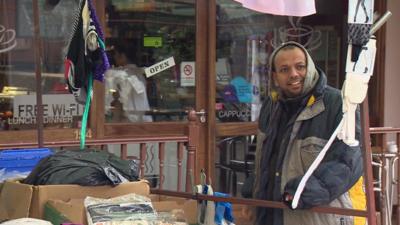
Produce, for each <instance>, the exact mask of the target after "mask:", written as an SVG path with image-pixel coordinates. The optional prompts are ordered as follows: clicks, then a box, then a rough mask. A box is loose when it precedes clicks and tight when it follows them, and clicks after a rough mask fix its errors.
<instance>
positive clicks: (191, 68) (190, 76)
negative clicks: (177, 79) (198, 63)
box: [181, 62, 196, 87]
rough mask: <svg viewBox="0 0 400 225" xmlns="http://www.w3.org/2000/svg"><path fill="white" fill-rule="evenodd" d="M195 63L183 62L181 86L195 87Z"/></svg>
mask: <svg viewBox="0 0 400 225" xmlns="http://www.w3.org/2000/svg"><path fill="white" fill-rule="evenodd" d="M195 78H196V76H195V64H194V62H182V63H181V86H182V87H193V86H195V83H196V82H195Z"/></svg>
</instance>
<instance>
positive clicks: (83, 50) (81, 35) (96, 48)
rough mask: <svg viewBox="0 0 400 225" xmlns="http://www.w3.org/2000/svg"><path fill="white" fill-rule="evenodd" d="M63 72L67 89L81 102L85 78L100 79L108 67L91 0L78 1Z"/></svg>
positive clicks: (102, 38) (101, 35) (84, 91)
mask: <svg viewBox="0 0 400 225" xmlns="http://www.w3.org/2000/svg"><path fill="white" fill-rule="evenodd" d="M73 26H74V29H73V34H72V36H71V39H70V42H69V45H68V50H67V55H66V57H65V60H64V66H65V68H64V70H65V72H64V75H65V78H66V80H67V84H68V90H69V92H70V93H72V94H74V96H75V98H76V101H77V102H78V103H81V104H84V103H85V102H86V96H87V93H88V91H89V90H88V83H89V78H90V77H93V78H94V79H96V80H99V81H103V78H104V72H105V71H106V70H107V69H108V68H109V67H110V65H109V62H108V58H107V56H106V53H105V51H104V48H105V47H104V37H103V33H102V31H101V28H100V26H99V21H98V19H97V16H96V12H95V11H94V7H93V5H92V2H91V0H84V1H81V3H80V5H79V9H78V11H77V13H76V17H75V21H74V24H73Z"/></svg>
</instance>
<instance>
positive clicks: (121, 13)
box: [105, 0, 196, 123]
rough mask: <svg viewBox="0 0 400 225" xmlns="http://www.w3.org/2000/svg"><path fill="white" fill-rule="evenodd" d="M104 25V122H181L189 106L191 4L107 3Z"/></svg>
mask: <svg viewBox="0 0 400 225" xmlns="http://www.w3.org/2000/svg"><path fill="white" fill-rule="evenodd" d="M106 22H107V27H106V29H105V33H106V45H107V50H108V55H109V58H110V60H111V64H112V69H110V70H109V71H107V73H106V75H105V118H106V122H114V123H120V122H152V121H180V120H184V119H186V118H185V117H186V114H187V113H186V110H187V109H188V108H191V107H194V104H195V73H194V71H195V30H196V29H195V1H194V0H193V1H161V0H145V1H118V0H111V1H108V5H107V6H106ZM157 63H160V64H157ZM157 65H158V66H157ZM146 68H147V69H146Z"/></svg>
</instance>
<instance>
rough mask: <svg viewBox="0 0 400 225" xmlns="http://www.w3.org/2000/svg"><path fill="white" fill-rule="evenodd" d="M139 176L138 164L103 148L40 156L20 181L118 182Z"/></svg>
mask: <svg viewBox="0 0 400 225" xmlns="http://www.w3.org/2000/svg"><path fill="white" fill-rule="evenodd" d="M138 179H139V166H138V164H137V163H136V162H135V161H133V160H122V159H120V158H118V157H117V156H115V155H113V154H110V153H108V152H106V151H96V150H83V151H82V150H80V151H60V152H57V153H56V154H54V155H51V156H49V157H46V158H43V159H42V160H41V161H40V162H39V163H38V164H37V165H36V167H35V168H34V169H33V170H32V172H31V173H30V174H29V176H28V177H27V178H26V179H25V180H24V181H23V183H26V184H32V185H48V184H79V185H84V186H98V185H117V184H119V183H122V182H126V181H137V180H138Z"/></svg>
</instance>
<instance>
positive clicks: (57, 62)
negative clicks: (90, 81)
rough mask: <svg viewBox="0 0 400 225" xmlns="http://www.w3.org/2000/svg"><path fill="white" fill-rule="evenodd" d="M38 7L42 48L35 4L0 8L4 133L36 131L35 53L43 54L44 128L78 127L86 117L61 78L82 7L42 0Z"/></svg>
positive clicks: (22, 0) (8, 1) (24, 1)
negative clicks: (37, 40)
mask: <svg viewBox="0 0 400 225" xmlns="http://www.w3.org/2000/svg"><path fill="white" fill-rule="evenodd" d="M38 6H39V26H40V40H41V46H38V45H37V44H36V43H35V41H34V35H33V28H34V17H33V2H32V1H31V0H18V1H14V0H4V1H2V2H1V4H0V130H26V129H36V128H37V125H36V116H37V113H36V75H35V59H34V52H35V49H38V50H39V51H40V54H41V65H40V66H41V67H40V70H41V77H42V78H41V89H42V99H43V114H44V118H43V122H44V127H45V128H69V127H77V121H79V120H80V117H81V115H82V112H83V106H82V105H79V104H77V103H76V102H75V99H74V97H73V96H72V95H71V94H69V93H68V90H67V89H66V88H67V87H66V84H65V80H64V74H63V71H64V68H63V60H64V56H65V50H66V47H67V43H68V41H69V38H70V37H71V33H72V30H73V22H72V21H74V15H75V13H76V10H77V7H78V1H45V0H39V1H38Z"/></svg>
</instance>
